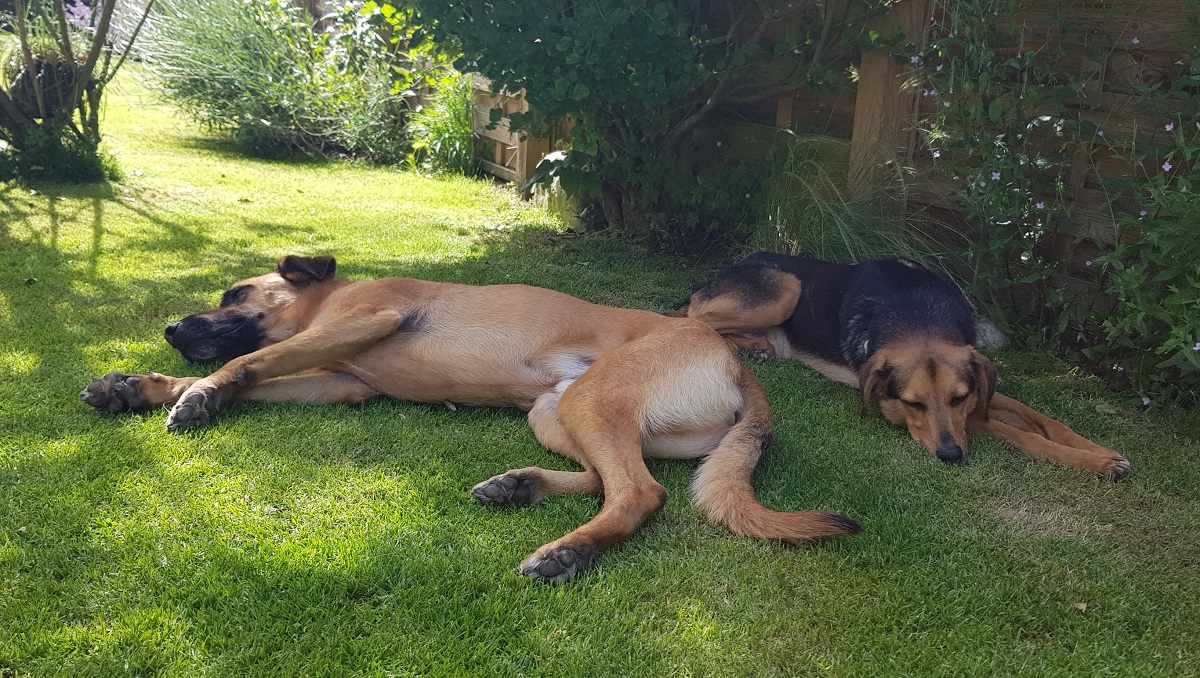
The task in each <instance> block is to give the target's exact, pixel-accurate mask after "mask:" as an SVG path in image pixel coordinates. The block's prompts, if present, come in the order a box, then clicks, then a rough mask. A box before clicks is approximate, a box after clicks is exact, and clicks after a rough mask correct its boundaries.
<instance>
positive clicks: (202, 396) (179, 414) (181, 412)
mask: <svg viewBox="0 0 1200 678" xmlns="http://www.w3.org/2000/svg"><path fill="white" fill-rule="evenodd" d="M214 401H215V397H214V389H213V388H212V387H211V386H209V387H204V386H201V387H199V388H197V387H196V386H192V387H191V388H189V389H188V390H187V391H185V392H184V394H183V395H182V396H180V397H179V401H178V402H176V403H175V406H174V407H172V408H171V413H170V414H168V415H167V430H168V431H180V430H184V429H189V428H200V427H202V426H207V425H208V423H209V422H210V421H211V420H212V413H213V411H214V410H215V409H216V407H215V402H214Z"/></svg>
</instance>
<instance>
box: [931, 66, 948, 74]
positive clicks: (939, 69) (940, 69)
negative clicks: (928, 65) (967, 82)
mask: <svg viewBox="0 0 1200 678" xmlns="http://www.w3.org/2000/svg"><path fill="white" fill-rule="evenodd" d="M945 67H946V64H938V65H937V68H935V69H934V70H935V71H937V72H939V73H941V71H942V69H943V68H945Z"/></svg>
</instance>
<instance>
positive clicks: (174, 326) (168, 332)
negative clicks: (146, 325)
mask: <svg viewBox="0 0 1200 678" xmlns="http://www.w3.org/2000/svg"><path fill="white" fill-rule="evenodd" d="M177 329H179V321H178V320H176V321H175V322H173V323H171V324H170V325H167V329H165V330H163V336H164V337H166V339H167V341H168V342H169V341H171V337H173V336H175V330H177Z"/></svg>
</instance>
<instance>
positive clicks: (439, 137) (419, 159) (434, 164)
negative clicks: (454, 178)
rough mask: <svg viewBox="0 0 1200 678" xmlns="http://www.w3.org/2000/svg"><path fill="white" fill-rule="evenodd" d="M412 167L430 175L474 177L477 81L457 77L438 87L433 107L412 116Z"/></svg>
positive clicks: (450, 77)
mask: <svg viewBox="0 0 1200 678" xmlns="http://www.w3.org/2000/svg"><path fill="white" fill-rule="evenodd" d="M408 137H409V141H410V143H411V145H412V155H411V156H410V159H409V163H410V164H412V165H415V166H419V167H421V168H423V169H425V170H426V171H430V172H452V173H455V174H467V175H470V174H474V173H475V170H476V165H477V163H476V162H475V79H474V77H473V76H472V75H470V74H469V73H454V74H452V75H450V76H449V77H447V78H444V79H442V81H441V82H439V83H438V88H437V90H436V91H435V92H434V93H433V95H432V97H431V99H430V102H429V105H428V106H424V107H422V108H420V109H418V110H416V111H414V112H413V114H412V119H411V120H410V121H409V125H408Z"/></svg>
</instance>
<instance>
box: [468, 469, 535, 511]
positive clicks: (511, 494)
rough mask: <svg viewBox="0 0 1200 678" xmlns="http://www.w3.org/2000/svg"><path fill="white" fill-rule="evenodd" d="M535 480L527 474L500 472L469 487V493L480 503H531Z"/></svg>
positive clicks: (493, 504) (491, 504)
mask: <svg viewBox="0 0 1200 678" xmlns="http://www.w3.org/2000/svg"><path fill="white" fill-rule="evenodd" d="M535 484H536V481H535V480H534V479H533V478H531V477H529V476H518V475H513V474H511V473H502V474H500V475H498V476H493V477H491V478H488V479H487V480H485V481H483V482H482V483H479V484H478V485H476V486H475V487H473V488H471V494H472V495H473V496H474V497H475V499H476V500H478V501H479V503H480V504H484V505H487V506H500V505H504V504H532V503H533V502H534V495H533V488H534V485H535Z"/></svg>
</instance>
